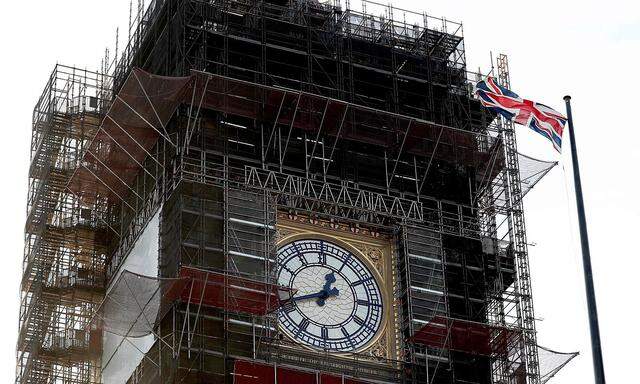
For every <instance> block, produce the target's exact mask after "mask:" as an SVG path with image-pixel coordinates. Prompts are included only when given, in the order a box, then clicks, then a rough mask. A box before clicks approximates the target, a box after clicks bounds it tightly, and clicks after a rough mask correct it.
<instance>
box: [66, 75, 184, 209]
mask: <svg viewBox="0 0 640 384" xmlns="http://www.w3.org/2000/svg"><path fill="white" fill-rule="evenodd" d="M190 81H191V78H190V77H162V76H155V75H151V74H149V73H146V72H144V71H142V70H140V69H133V70H132V71H131V73H130V74H129V76H128V78H127V80H126V81H125V83H124V84H123V86H122V88H121V90H120V92H118V94H117V95H116V96H115V98H114V100H113V101H112V104H111V106H110V108H109V110H108V112H107V113H106V115H105V117H104V119H103V120H102V123H101V124H100V127H99V128H98V131H97V132H96V134H95V136H94V137H93V139H92V140H91V142H90V143H89V145H88V147H87V149H86V151H85V153H84V156H83V158H82V159H81V161H80V163H79V164H78V166H77V167H76V169H75V171H74V174H73V176H72V177H71V179H70V181H69V184H68V189H69V190H70V191H71V192H73V193H74V194H76V195H77V196H78V197H80V198H81V199H83V201H85V202H86V203H92V202H93V201H95V198H96V196H104V197H108V198H118V199H120V200H123V201H124V200H125V198H126V194H125V192H126V191H127V190H129V191H132V192H133V193H134V194H135V193H136V192H135V191H133V190H132V189H131V187H130V185H131V183H132V181H133V180H134V178H135V177H136V175H137V174H138V173H139V172H140V170H141V169H144V162H145V159H147V158H148V157H151V158H152V159H154V160H155V158H154V157H153V156H151V151H152V148H153V147H154V146H155V145H156V143H157V141H158V139H159V138H163V139H165V140H167V141H168V142H169V143H172V142H171V139H170V138H169V135H168V134H167V131H166V125H167V123H168V121H169V119H170V118H171V117H172V115H173V114H174V112H175V110H176V108H177V107H178V105H179V104H180V103H181V102H182V99H183V97H182V94H183V92H184V90H185V87H186V85H187V84H189V83H190ZM172 144H173V143H172ZM155 162H156V163H157V164H154V165H157V166H159V167H163V165H162V164H160V163H159V162H158V161H157V160H155ZM147 173H149V175H150V176H151V177H154V175H153V174H151V173H150V172H148V171H147Z"/></svg>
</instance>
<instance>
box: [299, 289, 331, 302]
mask: <svg viewBox="0 0 640 384" xmlns="http://www.w3.org/2000/svg"><path fill="white" fill-rule="evenodd" d="M324 295H325V293H324V290H323V291H320V292H316V293H310V294H308V295H303V296H297V297H294V298H292V299H291V300H293V301H298V300H306V299H313V298H315V297H322V296H324Z"/></svg>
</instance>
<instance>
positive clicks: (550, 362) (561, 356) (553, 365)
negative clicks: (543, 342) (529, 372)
mask: <svg viewBox="0 0 640 384" xmlns="http://www.w3.org/2000/svg"><path fill="white" fill-rule="evenodd" d="M578 354H579V353H578V352H556V351H552V350H550V349H547V348H544V347H541V346H539V345H538V359H539V362H540V382H541V383H543V384H544V383H546V382H548V381H549V380H551V378H553V376H555V374H556V373H558V371H560V370H561V369H562V368H563V367H564V366H565V365H567V364H568V363H569V362H570V361H571V360H573V358H574V357H576V356H578Z"/></svg>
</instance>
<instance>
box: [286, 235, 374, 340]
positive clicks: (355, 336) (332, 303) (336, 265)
mask: <svg viewBox="0 0 640 384" xmlns="http://www.w3.org/2000/svg"><path fill="white" fill-rule="evenodd" d="M278 265H279V270H278V284H279V285H283V286H286V287H290V288H292V289H294V290H296V294H295V296H294V297H293V299H292V300H291V301H289V302H288V303H286V304H285V305H284V306H283V307H282V308H281V309H280V310H279V312H278V321H279V324H280V328H281V329H282V330H283V331H284V332H285V333H287V334H288V335H289V336H290V337H291V338H292V339H294V340H296V341H297V342H299V343H301V344H304V345H307V346H310V347H312V348H316V349H321V350H326V351H337V352H353V351H356V350H358V349H360V348H362V347H364V346H365V345H366V344H367V343H369V342H370V341H371V340H372V339H373V338H374V336H375V335H376V334H377V332H378V330H379V329H380V325H381V323H382V313H383V312H382V308H383V307H382V305H383V303H382V295H381V294H380V287H379V286H378V282H377V281H376V279H375V277H374V275H373V274H372V273H371V271H369V269H368V268H367V267H366V266H365V265H364V264H363V263H362V262H361V261H360V260H358V257H357V256H355V255H354V254H353V253H351V252H349V251H347V250H346V249H344V248H343V247H341V246H339V245H336V244H333V243H331V242H328V241H326V240H313V239H309V240H296V241H293V242H291V243H288V244H286V245H284V246H283V247H282V248H280V249H279V250H278Z"/></svg>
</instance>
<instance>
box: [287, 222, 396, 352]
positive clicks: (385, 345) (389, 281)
mask: <svg viewBox="0 0 640 384" xmlns="http://www.w3.org/2000/svg"><path fill="white" fill-rule="evenodd" d="M277 231H278V236H277V241H276V248H277V249H280V247H282V246H285V245H286V244H289V243H291V242H293V241H297V240H303V239H317V240H324V241H328V242H331V243H334V244H336V245H338V246H340V247H343V248H345V249H346V250H348V251H349V252H352V253H353V254H354V255H355V256H356V257H357V258H358V260H359V261H360V262H361V263H363V264H364V265H365V266H366V267H367V269H368V270H369V271H370V273H371V274H373V275H374V278H375V279H376V281H377V283H378V287H379V289H380V294H381V296H382V302H383V309H382V321H381V323H380V326H379V329H378V330H377V333H376V335H375V336H373V338H371V340H370V341H369V342H367V343H366V344H364V345H363V346H361V347H359V348H357V349H356V350H355V351H351V352H337V351H329V353H331V354H334V355H336V356H352V355H354V354H358V356H359V357H363V358H365V359H370V360H374V361H378V362H392V361H395V360H397V359H398V356H399V345H400V335H399V327H398V321H399V319H398V315H397V314H398V312H397V309H398V308H397V303H396V302H395V301H394V294H393V292H394V289H395V287H396V278H395V268H394V266H395V262H396V254H395V247H394V246H393V237H391V236H387V235H383V234H380V233H379V232H377V231H375V230H372V229H368V228H365V227H362V226H358V227H355V226H353V225H349V224H347V223H336V222H329V221H322V220H315V219H309V218H308V217H306V216H293V217H292V216H291V215H288V214H285V213H279V214H278V224H277ZM282 334H283V336H284V338H285V340H288V342H289V343H288V344H289V345H292V346H294V347H296V348H303V349H305V350H313V351H318V349H317V348H314V347H311V346H307V345H305V344H302V343H298V342H297V341H295V340H294V339H293V338H291V337H290V335H289V332H287V331H282Z"/></svg>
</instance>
